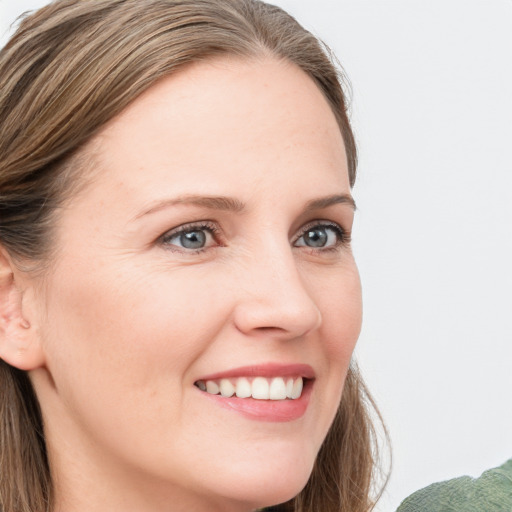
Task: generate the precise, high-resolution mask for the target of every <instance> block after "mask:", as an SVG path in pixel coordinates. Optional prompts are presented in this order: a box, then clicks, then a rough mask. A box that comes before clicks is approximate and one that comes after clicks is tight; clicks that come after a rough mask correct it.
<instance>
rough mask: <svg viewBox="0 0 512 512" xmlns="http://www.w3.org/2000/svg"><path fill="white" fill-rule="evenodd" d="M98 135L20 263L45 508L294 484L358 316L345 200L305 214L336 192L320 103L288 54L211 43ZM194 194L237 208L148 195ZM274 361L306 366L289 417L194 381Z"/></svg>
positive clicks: (162, 504) (174, 502)
mask: <svg viewBox="0 0 512 512" xmlns="http://www.w3.org/2000/svg"><path fill="white" fill-rule="evenodd" d="M92 148H94V154H95V155H96V156H95V158H96V161H97V166H96V169H95V171H94V172H93V173H92V174H91V177H90V180H89V181H90V183H89V184H88V185H87V186H86V187H84V188H83V189H81V190H80V191H79V192H78V193H77V194H76V195H75V196H74V197H72V198H70V199H69V200H68V201H67V203H66V205H65V207H64V208H63V209H62V210H61V211H60V212H59V215H58V217H57V220H56V225H55V229H56V240H57V251H56V255H55V256H54V259H53V261H52V262H51V267H50V270H49V271H48V272H47V273H46V275H44V276H43V277H28V276H19V278H18V282H20V283H22V284H21V285H19V288H22V289H23V290H22V291H23V293H22V294H21V295H20V296H21V297H22V298H19V299H18V298H16V301H18V302H19V310H20V318H22V319H23V321H24V322H25V324H24V325H23V327H20V329H22V328H23V329H24V330H25V332H26V334H25V335H24V336H25V337H26V338H27V339H28V338H30V341H29V342H26V347H30V350H28V349H27V350H26V353H27V356H26V357H27V359H26V360H23V356H21V360H20V359H19V360H18V366H25V369H29V370H30V376H31V379H32V382H33V383H34V386H35V388H36V391H37V395H38V397H39V399H40V402H41V406H42V410H43V415H44V421H45V429H46V436H47V442H48V450H49V456H50V461H51V465H52V470H53V475H54V479H55V489H56V499H57V510H59V511H66V512H81V511H84V512H85V511H88V512H91V511H93V512H94V511H98V512H99V511H111V510H126V511H134V512H148V511H152V512H153V511H154V512H164V511H165V512H170V511H173V512H181V511H183V512H184V511H187V512H191V511H192V512H206V511H208V512H212V511H213V512H215V511H229V512H231V511H233V512H235V511H237V512H238V511H240V512H242V511H249V510H254V509H255V508H257V507H261V506H264V505H269V504H275V503H279V502H282V501H285V500H288V499H290V498H292V497H293V496H294V495H296V494H297V493H298V492H299V491H300V490H301V488H302V487H303V486H304V485H305V483H306V481H307V479H308V477H309V475H310V473H311V470H312V467H313V463H314V460H315V457H316V454H317V452H318V450H319V448H320V445H321V443H322V441H323V439H324V438H325V435H326V433H327V430H328V428H329V426H330V424H331V422H332V419H333V417H334V414H335V412H336V409H337V406H338V403H339V399H340V396H341V392H342V388H343V383H344V379H345V375H346V373H347V370H348V367H349V363H350V358H351V355H352V351H353V349H354V346H355V343H356V340H357V338H358V335H359V331H360V324H361V290H360V281H359V276H358V272H357V268H356V265H355V262H354V258H353V256H352V252H351V249H350V243H349V236H348V235H349V233H350V230H351V227H352V221H353V213H354V212H353V207H352V206H351V205H350V204H349V203H347V202H342V203H338V204H333V205H330V206H328V207H321V208H315V209H313V210H310V211H307V210H306V205H307V204H308V202H310V201H312V200H315V199H318V198H324V197H329V196H332V195H333V194H336V195H344V196H350V186H349V180H348V172H347V162H346V155H345V150H344V146H343V141H342V138H341V135H340V131H339V128H338V125H337V123H336V120H335V117H334V115H333V113H332V112H331V110H330V107H329V105H328V103H327V102H326V100H325V99H324V97H323V96H322V94H321V92H320V91H319V90H318V89H317V87H316V85H315V84H314V83H313V82H312V80H311V79H310V78H309V77H307V76H306V75H305V74H304V73H303V72H302V71H301V70H299V69H298V68H296V67H295V66H293V65H292V64H289V63H285V62H282V61H278V60H275V59H272V58H265V59H261V60H253V61H240V60H233V59H226V58H223V59H219V60H215V61H209V62H203V63H200V64H195V65H193V66H191V67H189V68H187V69H186V70H184V71H181V72H180V73H178V74H175V75H173V76H172V77H169V78H166V79H164V80H163V81H161V82H160V83H159V84H157V85H156V86H153V87H152V88H151V89H150V90H149V91H148V92H146V93H145V94H144V95H143V96H141V97H140V98H138V99H137V100H136V101H135V102H134V103H132V105H131V106H130V107H129V108H128V109H126V110H125V111H124V112H123V113H122V114H121V115H120V116H118V117H117V118H116V119H115V120H114V121H113V122H111V123H110V124H109V125H108V126H106V127H105V128H104V130H103V131H102V133H101V134H100V135H98V136H97V137H96V138H95V139H93V140H92V141H91V143H90V147H89V148H88V150H89V151H90V150H92ZM189 195H198V196H229V197H231V198H234V199H235V200H236V201H238V202H239V203H243V204H244V208H243V211H228V210H219V209H214V208H210V207H208V206H207V205H200V204H190V203H188V202H186V201H185V202H184V201H183V200H180V202H179V204H173V205H170V204H167V205H162V204H161V201H164V202H165V201H168V200H171V201H172V200H174V199H176V198H178V197H180V198H183V197H185V196H189ZM149 210H150V212H149V213H148V211H149ZM205 221H207V222H208V225H209V226H214V227H215V229H216V231H217V232H216V233H215V234H214V235H213V236H211V237H210V236H209V234H208V233H207V232H206V233H205V235H207V245H206V246H205V248H204V250H202V251H201V252H197V251H194V250H189V249H186V248H184V247H180V246H179V243H180V239H179V236H178V237H176V236H175V237H174V238H170V237H169V236H168V237H167V238H166V239H165V240H164V239H162V236H163V235H165V234H166V233H169V232H171V231H173V230H176V228H179V227H180V226H183V225H187V224H189V223H197V222H199V223H200V224H204V223H205ZM326 221H327V222H329V223H333V224H336V225H339V226H340V228H341V229H342V231H343V232H344V234H343V235H342V236H338V235H336V234H335V231H333V229H332V228H330V229H328V230H327V233H329V236H330V238H329V239H330V246H329V247H326V248H318V247H310V246H308V245H304V241H305V239H304V237H303V235H304V231H305V228H309V227H311V226H315V225H318V224H322V222H323V224H325V222H326ZM196 229H197V228H196ZM306 231H307V230H306ZM332 240H334V243H331V242H332ZM20 339H21V338H20ZM12 343H14V342H12ZM20 343H21V342H20ZM26 347H25V348H26ZM17 353H18V355H19V354H23V351H21V352H20V351H18V352H17ZM28 354H31V356H30V357H31V358H30V357H29V355H28ZM34 354H37V357H36V356H34ZM269 362H273V363H276V362H277V363H286V364H291V363H307V364H310V365H311V366H312V367H313V369H314V371H315V374H316V379H315V381H314V386H313V391H312V395H311V399H310V403H309V407H308V409H307V411H306V413H305V415H304V416H303V417H301V418H299V419H297V420H294V421H289V422H266V421H257V420H254V419H248V418H247V417H244V416H242V415H240V414H239V413H237V412H233V411H230V410H228V409H226V408H223V407H219V406H218V405H217V404H216V403H214V401H212V400H210V399H207V398H205V396H204V394H203V393H202V392H200V391H199V390H198V389H197V387H195V386H194V382H195V381H196V380H197V379H199V378H201V377H202V376H205V375H208V374H212V373H215V372H220V371H225V370H229V369H232V368H237V367H240V366H247V365H251V364H265V363H269ZM276 455H278V456H276Z"/></svg>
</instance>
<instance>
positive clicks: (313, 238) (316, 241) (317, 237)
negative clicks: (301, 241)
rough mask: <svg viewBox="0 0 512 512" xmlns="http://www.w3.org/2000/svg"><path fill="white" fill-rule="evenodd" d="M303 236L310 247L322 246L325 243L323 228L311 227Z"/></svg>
mask: <svg viewBox="0 0 512 512" xmlns="http://www.w3.org/2000/svg"><path fill="white" fill-rule="evenodd" d="M304 238H305V240H306V244H307V245H309V246H310V247H323V246H324V245H325V244H326V243H327V233H326V232H325V228H316V229H312V230H311V231H308V232H307V233H306V235H305V237H304Z"/></svg>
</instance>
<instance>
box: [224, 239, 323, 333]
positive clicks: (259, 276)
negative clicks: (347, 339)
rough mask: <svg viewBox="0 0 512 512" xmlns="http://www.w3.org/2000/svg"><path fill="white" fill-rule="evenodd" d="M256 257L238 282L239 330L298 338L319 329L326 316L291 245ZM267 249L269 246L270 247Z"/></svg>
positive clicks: (237, 323) (236, 311) (236, 308)
mask: <svg viewBox="0 0 512 512" xmlns="http://www.w3.org/2000/svg"><path fill="white" fill-rule="evenodd" d="M282 245H283V247H279V248H277V247H276V248H274V250H267V251H264V254H262V253H258V254H253V255H252V257H251V258H250V259H249V261H248V262H247V263H246V265H244V269H245V271H244V272H243V273H242V276H240V279H239V280H238V293H237V297H238V301H237V304H236V306H235V310H234V321H235V325H236V327H237V328H238V329H239V330H240V331H241V332H243V333H244V334H246V335H249V336H261V335H265V336H270V337H273V338H279V339H296V338H300V337H303V336H305V335H306V334H308V333H309V332H311V331H314V330H315V329H318V327H320V325H321V323H322V315H321V312H320V309H319V308H318V306H317V304H316V302H315V301H314V299H313V297H312V296H311V294H310V292H308V289H307V286H306V283H305V282H304V279H303V277H302V276H301V274H300V271H299V268H298V266H297V262H296V260H295V257H294V255H293V249H292V248H291V247H290V246H289V245H288V244H282ZM267 249H269V248H268V246H267Z"/></svg>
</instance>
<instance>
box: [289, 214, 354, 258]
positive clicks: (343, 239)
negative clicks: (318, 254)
mask: <svg viewBox="0 0 512 512" xmlns="http://www.w3.org/2000/svg"><path fill="white" fill-rule="evenodd" d="M315 227H327V228H332V229H333V230H334V231H336V233H337V235H338V237H339V240H338V243H337V244H336V245H334V246H330V247H325V248H314V247H308V246H305V247H306V248H308V249H312V250H314V251H322V250H323V251H329V250H336V249H337V248H339V247H340V246H342V245H348V244H349V243H350V239H351V234H350V231H349V230H347V229H345V228H344V227H343V226H341V225H340V224H339V223H337V222H334V221H332V220H326V219H316V220H313V221H311V222H308V223H307V224H305V225H304V226H302V227H301V229H300V232H299V235H298V236H297V237H296V238H295V240H294V241H293V245H294V246H295V244H296V243H297V241H298V240H299V239H300V238H302V237H303V236H304V235H305V234H306V232H307V231H308V230H310V229H311V228H315ZM296 247H303V246H296Z"/></svg>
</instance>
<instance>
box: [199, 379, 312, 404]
mask: <svg viewBox="0 0 512 512" xmlns="http://www.w3.org/2000/svg"><path fill="white" fill-rule="evenodd" d="M307 380H308V379H305V378H303V377H272V378H267V377H258V376H256V377H238V378H235V379H227V378H224V379H216V380H198V381H196V382H195V383H194V385H195V386H196V387H197V388H199V389H200V390H201V391H204V392H206V393H209V394H211V395H220V396H221V397H224V398H230V397H233V396H236V397H238V398H253V399H256V400H297V399H299V398H300V397H301V395H302V390H303V388H304V385H305V383H306V382H307ZM305 381H306V382H305Z"/></svg>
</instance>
